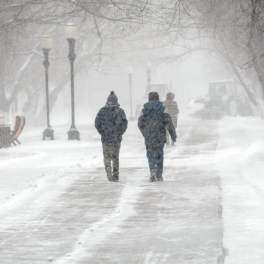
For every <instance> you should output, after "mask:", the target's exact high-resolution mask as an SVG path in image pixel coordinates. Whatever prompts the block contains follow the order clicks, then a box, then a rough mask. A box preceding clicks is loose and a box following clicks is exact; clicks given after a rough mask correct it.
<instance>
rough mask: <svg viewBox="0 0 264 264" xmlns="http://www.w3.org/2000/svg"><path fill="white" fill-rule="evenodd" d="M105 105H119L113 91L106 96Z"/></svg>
mask: <svg viewBox="0 0 264 264" xmlns="http://www.w3.org/2000/svg"><path fill="white" fill-rule="evenodd" d="M106 106H119V103H118V98H117V96H116V95H115V93H114V92H113V91H111V93H110V95H109V96H108V97H107V102H106Z"/></svg>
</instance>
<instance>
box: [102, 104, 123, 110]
mask: <svg viewBox="0 0 264 264" xmlns="http://www.w3.org/2000/svg"><path fill="white" fill-rule="evenodd" d="M119 106H120V104H118V103H117V104H108V103H106V104H105V107H107V108H109V109H110V111H114V110H115V109H116V108H119Z"/></svg>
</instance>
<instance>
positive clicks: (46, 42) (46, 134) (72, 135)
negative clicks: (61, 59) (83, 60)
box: [41, 23, 80, 140]
mask: <svg viewBox="0 0 264 264" xmlns="http://www.w3.org/2000/svg"><path fill="white" fill-rule="evenodd" d="M64 30H65V35H66V38H67V40H68V42H69V55H68V58H69V61H70V67H71V117H72V120H71V127H70V130H69V131H68V139H69V140H73V139H77V140H80V133H79V131H78V130H77V129H76V127H75V112H74V60H75V58H76V55H75V52H74V46H75V38H76V36H77V27H76V26H75V25H74V24H73V23H68V24H67V25H66V26H65V28H64ZM41 47H42V50H43V54H44V62H43V65H44V67H45V79H46V106H47V128H46V129H45V130H44V131H43V140H45V139H46V138H50V139H51V140H54V130H53V129H52V128H51V125H50V111H49V80H48V67H49V64H50V63H49V51H50V49H51V48H52V38H51V37H49V36H43V37H42V39H41Z"/></svg>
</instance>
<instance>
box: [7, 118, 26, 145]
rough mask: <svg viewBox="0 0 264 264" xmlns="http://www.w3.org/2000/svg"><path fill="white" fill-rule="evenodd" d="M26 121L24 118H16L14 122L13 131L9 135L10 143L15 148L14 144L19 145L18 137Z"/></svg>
mask: <svg viewBox="0 0 264 264" xmlns="http://www.w3.org/2000/svg"><path fill="white" fill-rule="evenodd" d="M25 123H26V120H25V117H24V116H16V122H15V126H14V130H13V131H12V133H11V141H12V143H13V144H14V145H15V146H16V143H15V141H16V142H18V143H19V144H21V143H20V142H19V141H18V139H17V138H18V137H19V136H20V134H21V132H22V130H23V128H24V126H25Z"/></svg>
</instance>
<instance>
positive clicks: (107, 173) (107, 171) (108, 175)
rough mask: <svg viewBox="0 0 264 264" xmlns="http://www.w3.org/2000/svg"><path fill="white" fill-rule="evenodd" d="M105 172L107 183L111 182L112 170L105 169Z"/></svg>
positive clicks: (109, 168)
mask: <svg viewBox="0 0 264 264" xmlns="http://www.w3.org/2000/svg"><path fill="white" fill-rule="evenodd" d="M105 171H106V176H107V179H108V180H109V181H113V176H112V169H111V167H106V169H105Z"/></svg>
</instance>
